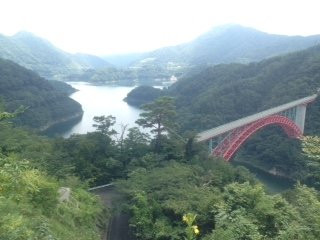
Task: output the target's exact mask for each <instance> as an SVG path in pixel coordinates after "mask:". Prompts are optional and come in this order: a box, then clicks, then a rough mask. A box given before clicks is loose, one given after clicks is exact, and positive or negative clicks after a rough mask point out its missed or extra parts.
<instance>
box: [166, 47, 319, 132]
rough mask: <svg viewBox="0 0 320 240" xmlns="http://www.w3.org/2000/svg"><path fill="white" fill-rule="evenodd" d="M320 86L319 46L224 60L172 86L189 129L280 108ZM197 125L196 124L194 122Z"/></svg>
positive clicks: (313, 91)
mask: <svg viewBox="0 0 320 240" xmlns="http://www.w3.org/2000/svg"><path fill="white" fill-rule="evenodd" d="M318 87H320V46H316V47H312V48H309V49H307V50H303V51H299V52H295V53H291V54H288V55H285V56H279V57H274V58H271V59H267V60H263V61H261V62H258V63H251V64H248V65H243V64H236V63H233V64H220V65H217V66H213V67H207V68H205V69H203V70H201V71H195V72H194V73H190V74H189V75H188V76H187V77H185V78H184V79H181V80H180V81H178V82H177V83H176V84H174V85H173V86H172V87H171V88H169V89H168V92H167V93H168V94H170V95H172V96H175V97H176V99H177V106H178V107H179V109H181V112H184V113H190V114H189V115H188V116H184V117H183V119H184V123H185V128H190V127H188V126H192V128H193V129H194V128H197V129H205V128H208V127H209V128H211V127H215V126H217V125H220V124H223V123H226V122H229V121H232V120H235V119H238V118H241V117H244V116H247V115H249V114H252V113H255V112H257V111H262V110H265V109H268V108H270V107H272V106H277V105H280V104H283V103H286V102H289V101H292V100H295V99H298V98H301V97H305V96H307V95H308V94H313V93H315V92H316V89H317V88H318ZM195 123H196V124H195Z"/></svg>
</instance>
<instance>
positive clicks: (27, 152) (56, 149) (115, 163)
mask: <svg viewBox="0 0 320 240" xmlns="http://www.w3.org/2000/svg"><path fill="white" fill-rule="evenodd" d="M144 109H145V112H144V113H143V114H141V116H140V119H138V120H137V123H138V124H139V125H140V126H141V127H144V128H149V130H150V131H151V132H152V133H154V135H153V137H151V136H149V135H148V134H146V133H143V132H141V131H140V130H139V128H137V127H135V128H130V129H126V127H125V126H124V127H123V131H122V132H120V133H116V132H115V130H113V125H114V124H115V121H116V119H115V118H114V117H112V116H99V117H95V118H94V121H95V124H94V126H95V127H96V131H95V132H92V133H88V134H83V135H73V136H71V137H70V138H68V139H62V138H56V139H47V138H45V137H41V136H38V135H35V134H32V133H30V132H27V131H25V130H22V129H19V128H15V127H13V126H12V125H11V124H10V123H8V122H7V121H5V119H6V118H10V117H14V115H12V114H8V113H5V114H2V115H1V118H0V119H2V122H1V124H0V138H1V139H2V141H1V142H0V151H1V157H0V164H1V171H0V179H1V188H0V189H1V191H0V194H1V198H0V212H1V216H3V217H2V220H1V221H0V229H1V231H0V237H1V239H26V236H27V238H28V239H99V228H98V226H99V225H100V226H101V221H102V219H105V218H107V216H108V214H107V213H106V212H103V210H102V206H101V204H100V203H99V201H98V199H97V198H96V197H95V196H93V195H91V194H89V193H88V192H87V191H86V190H85V189H86V188H87V187H88V185H90V186H95V185H99V184H106V183H110V182H116V187H117V190H118V191H119V192H120V193H122V194H123V199H124V201H123V203H122V206H123V211H125V212H127V213H129V215H130V229H131V231H132V233H133V234H134V235H135V237H136V238H137V239H142V240H144V239H159V240H160V239H204V240H206V239H226V240H228V239H230V240H231V239H239V240H240V239H252V240H256V239H319V236H320V228H319V226H320V218H319V216H320V212H319V211H320V196H319V192H318V191H317V190H315V189H314V188H309V187H312V186H313V187H316V188H318V186H319V184H318V182H319V181H318V179H320V178H319V172H320V171H319V170H320V165H319V164H318V158H319V156H318V155H319V154H318V152H315V150H314V149H316V150H317V151H318V149H319V145H318V141H314V139H313V138H311V140H312V141H311V140H308V139H307V140H306V141H305V145H304V149H305V152H306V153H307V155H308V156H303V158H302V159H301V161H304V163H305V164H306V165H308V166H311V165H312V169H313V171H309V172H308V174H309V175H312V176H313V179H315V181H314V183H312V184H310V185H309V187H307V186H305V185H302V184H299V183H297V185H296V187H295V188H294V189H292V190H290V191H288V192H286V193H283V194H282V195H273V196H271V195H268V194H267V193H266V191H265V189H264V187H263V186H262V185H261V184H259V182H258V181H257V180H256V179H255V178H254V177H253V176H252V175H251V174H250V173H249V171H248V170H246V169H245V168H243V167H237V168H235V167H233V166H231V165H230V164H227V163H225V162H224V161H223V160H219V159H213V158H209V157H208V156H207V150H206V148H204V149H203V146H201V145H197V144H195V143H194V141H193V138H192V135H189V136H187V135H184V136H180V135H179V134H178V133H177V132H178V128H179V127H178V126H177V124H175V119H176V111H175V107H174V101H173V99H172V98H168V97H163V98H160V99H158V100H157V101H155V102H154V103H151V104H149V105H146V106H144ZM310 144H311V145H310ZM310 146H311V147H310ZM61 187H68V188H70V189H71V196H70V198H69V199H65V200H62V199H61V195H60V194H59V189H61Z"/></svg>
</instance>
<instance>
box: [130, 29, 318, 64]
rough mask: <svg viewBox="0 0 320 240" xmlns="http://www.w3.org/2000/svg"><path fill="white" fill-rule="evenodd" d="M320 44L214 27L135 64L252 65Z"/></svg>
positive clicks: (313, 39)
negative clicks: (191, 39) (146, 61)
mask: <svg viewBox="0 0 320 240" xmlns="http://www.w3.org/2000/svg"><path fill="white" fill-rule="evenodd" d="M318 43H320V35H314V36H309V37H302V36H284V35H275V34H268V33H264V32H261V31H258V30H255V29H252V28H248V27H243V26H240V25H224V26H220V27H216V28H213V29H212V30H211V31H209V32H207V33H205V34H203V35H201V36H199V37H198V38H196V39H195V40H193V41H191V42H188V43H184V44H180V45H177V46H172V47H165V48H160V49H158V50H155V51H152V52H149V53H146V54H144V55H142V56H141V58H140V59H139V60H138V61H135V63H134V64H133V65H139V64H141V62H142V61H145V59H148V60H149V61H148V62H149V64H157V65H165V66H168V67H170V66H171V67H178V66H180V67H181V66H182V67H184V66H186V65H187V66H192V65H215V64H220V63H231V62H237V63H249V62H253V61H259V60H262V59H266V58H270V57H274V56H277V55H281V54H286V53H289V52H293V51H297V50H302V49H305V48H308V47H311V46H314V45H316V44H318Z"/></svg>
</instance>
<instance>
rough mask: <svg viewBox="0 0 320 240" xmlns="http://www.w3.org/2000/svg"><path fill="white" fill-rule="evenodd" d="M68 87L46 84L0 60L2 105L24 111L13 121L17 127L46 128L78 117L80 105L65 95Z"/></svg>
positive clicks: (13, 109) (5, 107) (18, 67)
mask: <svg viewBox="0 0 320 240" xmlns="http://www.w3.org/2000/svg"><path fill="white" fill-rule="evenodd" d="M74 91H75V89H72V88H71V87H70V86H69V85H67V84H65V83H62V82H56V81H48V80H45V79H43V78H41V77H40V76H39V75H38V74H36V73H34V72H32V71H30V70H27V69H25V68H23V67H21V66H19V65H17V64H16V63H13V62H11V61H9V60H3V59H0V96H1V105H2V107H3V108H4V109H5V110H6V111H11V112H13V111H15V110H16V109H18V108H19V107H22V108H25V111H24V112H23V113H21V114H20V115H19V116H17V117H16V118H15V119H13V121H14V122H15V123H16V124H18V125H24V126H28V127H32V128H38V129H45V128H47V127H49V126H51V125H52V124H55V123H58V122H62V121H65V120H68V119H72V118H75V117H81V115H82V108H81V105H80V104H79V103H77V102H76V101H74V100H72V99H70V98H69V97H68V96H69V94H70V93H72V92H74Z"/></svg>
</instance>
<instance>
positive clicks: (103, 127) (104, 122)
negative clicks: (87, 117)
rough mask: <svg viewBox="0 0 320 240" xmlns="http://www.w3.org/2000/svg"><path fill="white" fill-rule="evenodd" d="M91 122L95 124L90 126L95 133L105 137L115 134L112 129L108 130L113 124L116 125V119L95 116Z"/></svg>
mask: <svg viewBox="0 0 320 240" xmlns="http://www.w3.org/2000/svg"><path fill="white" fill-rule="evenodd" d="M93 121H95V122H96V123H95V124H93V125H92V126H93V127H95V128H96V129H97V132H100V133H102V134H103V135H106V136H112V135H114V134H116V133H117V132H116V131H115V130H113V129H110V127H112V126H113V125H114V124H115V123H116V118H115V117H113V116H111V115H109V116H107V117H106V116H104V115H103V116H96V117H94V118H93Z"/></svg>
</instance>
